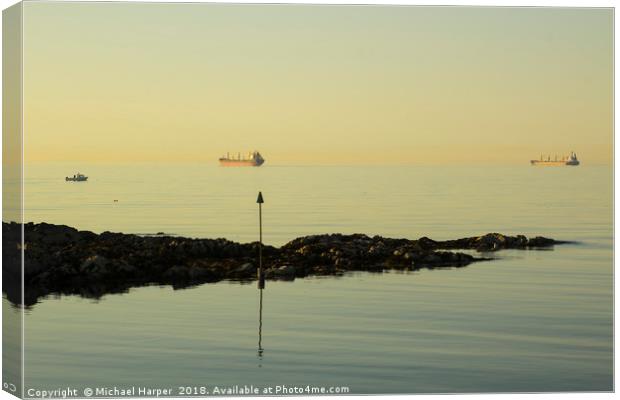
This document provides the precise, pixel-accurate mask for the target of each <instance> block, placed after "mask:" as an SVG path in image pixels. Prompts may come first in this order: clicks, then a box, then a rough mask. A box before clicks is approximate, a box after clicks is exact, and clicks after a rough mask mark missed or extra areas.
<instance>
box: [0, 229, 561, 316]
mask: <svg viewBox="0 0 620 400" xmlns="http://www.w3.org/2000/svg"><path fill="white" fill-rule="evenodd" d="M23 228H24V246H23V252H24V260H25V267H24V283H25V285H24V286H25V292H24V299H25V304H26V305H32V304H35V303H36V302H37V300H38V299H39V298H40V297H42V296H45V295H49V294H79V295H81V296H84V297H90V298H98V297H101V296H102V295H104V294H107V293H118V292H124V291H126V290H127V289H129V288H130V287H134V286H142V285H149V284H160V285H172V286H173V287H174V288H183V287H187V286H192V285H197V284H201V283H207V282H217V281H220V280H224V279H232V280H240V281H251V280H255V279H256V275H257V274H256V265H257V256H258V243H257V242H254V243H244V244H242V243H235V242H232V241H229V240H226V239H190V238H184V237H174V236H140V235H133V234H122V233H112V232H104V233H101V234H95V233H93V232H89V231H78V230H77V229H74V228H71V227H68V226H64V225H52V224H46V223H40V224H33V223H28V224H25V225H24V226H23ZM2 231H3V263H4V268H3V279H4V287H3V291H4V292H5V293H6V295H7V297H8V299H9V300H10V301H11V302H13V303H15V304H19V303H20V302H21V290H20V286H21V263H20V257H21V251H22V244H21V239H20V238H21V225H19V224H16V223H3V224H2ZM559 243H564V242H558V241H555V240H553V239H548V238H543V237H535V238H530V239H528V238H526V237H525V236H504V235H501V234H498V233H490V234H487V235H484V236H479V237H470V238H463V239H457V240H448V241H434V240H431V239H429V238H426V237H423V238H421V239H418V240H409V239H391V238H384V237H381V236H373V237H370V236H367V235H363V234H353V235H342V234H325V235H312V236H305V237H300V238H297V239H295V240H293V241H291V242H289V243H287V244H285V245H284V246H282V247H280V248H276V247H273V246H264V247H263V257H264V260H263V265H264V268H265V275H266V278H267V279H285V280H292V279H295V278H296V277H305V276H309V275H341V274H343V273H345V272H347V271H377V272H380V271H383V270H386V269H399V270H417V269H421V268H441V267H463V266H466V265H468V264H471V263H472V262H475V261H482V260H488V259H489V258H488V257H477V256H474V255H471V254H467V253H463V252H459V251H455V250H460V249H469V250H478V251H479V252H488V251H496V250H500V249H511V248H512V249H527V248H543V247H550V246H553V245H555V244H559Z"/></svg>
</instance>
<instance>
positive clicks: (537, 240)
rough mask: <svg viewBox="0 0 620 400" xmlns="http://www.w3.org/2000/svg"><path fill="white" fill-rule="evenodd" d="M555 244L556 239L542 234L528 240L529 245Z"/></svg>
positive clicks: (545, 245)
mask: <svg viewBox="0 0 620 400" xmlns="http://www.w3.org/2000/svg"><path fill="white" fill-rule="evenodd" d="M554 244H555V240H553V239H549V238H546V237H542V236H536V237H534V238H531V239H530V240H529V241H528V242H527V246H528V247H549V246H553V245H554Z"/></svg>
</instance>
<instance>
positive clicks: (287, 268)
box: [273, 265, 296, 277]
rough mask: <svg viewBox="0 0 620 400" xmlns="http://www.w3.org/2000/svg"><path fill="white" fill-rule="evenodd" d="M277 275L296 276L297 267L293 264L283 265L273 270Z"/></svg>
mask: <svg viewBox="0 0 620 400" xmlns="http://www.w3.org/2000/svg"><path fill="white" fill-rule="evenodd" d="M273 273H274V274H275V275H276V276H288V277H293V276H295V273H296V269H295V267H293V266H292V265H283V266H281V267H279V268H277V269H275V270H274V271H273Z"/></svg>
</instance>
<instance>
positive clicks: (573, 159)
mask: <svg viewBox="0 0 620 400" xmlns="http://www.w3.org/2000/svg"><path fill="white" fill-rule="evenodd" d="M530 163H531V164H532V165H540V166H558V165H572V166H577V165H579V160H578V159H577V154H575V152H574V151H571V152H570V155H568V156H565V157H562V158H561V159H559V160H558V156H555V159H553V160H552V159H551V156H547V158H546V159H545V158H543V156H542V155H541V156H540V160H531V161H530Z"/></svg>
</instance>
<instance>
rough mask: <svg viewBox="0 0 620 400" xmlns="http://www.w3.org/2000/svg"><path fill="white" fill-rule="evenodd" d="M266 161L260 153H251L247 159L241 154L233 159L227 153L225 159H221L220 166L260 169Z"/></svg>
mask: <svg viewBox="0 0 620 400" xmlns="http://www.w3.org/2000/svg"><path fill="white" fill-rule="evenodd" d="M264 162H265V159H264V158H263V157H262V156H261V155H260V153H259V152H258V151H254V152H252V153H249V154H248V156H247V157H245V156H244V157H241V153H237V157H236V158H235V157H234V156H233V157H231V156H230V153H226V156H225V157H220V165H221V166H222V167H260V166H261V165H263V163H264Z"/></svg>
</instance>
